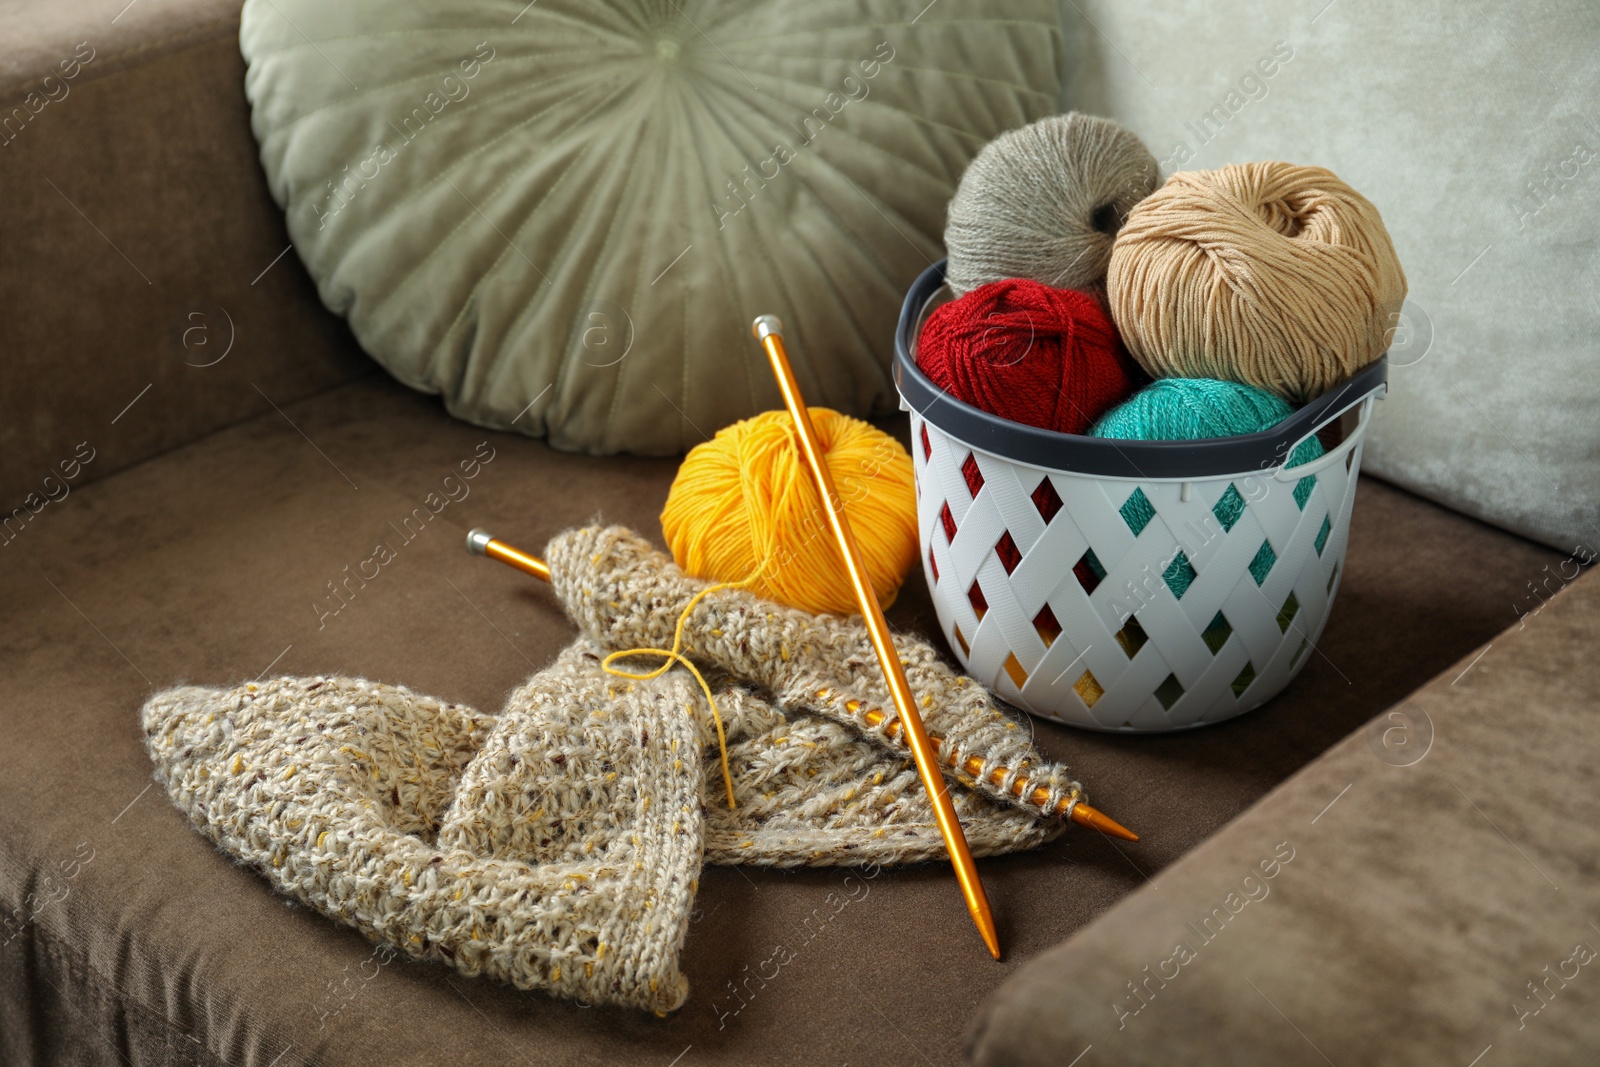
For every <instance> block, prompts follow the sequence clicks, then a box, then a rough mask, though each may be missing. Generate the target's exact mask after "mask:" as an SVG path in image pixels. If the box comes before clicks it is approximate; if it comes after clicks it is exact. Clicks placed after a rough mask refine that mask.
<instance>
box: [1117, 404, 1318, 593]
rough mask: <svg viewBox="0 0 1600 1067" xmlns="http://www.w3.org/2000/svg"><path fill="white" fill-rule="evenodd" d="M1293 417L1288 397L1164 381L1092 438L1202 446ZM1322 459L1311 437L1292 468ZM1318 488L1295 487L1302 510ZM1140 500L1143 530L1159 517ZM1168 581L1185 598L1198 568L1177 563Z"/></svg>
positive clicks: (1310, 482)
mask: <svg viewBox="0 0 1600 1067" xmlns="http://www.w3.org/2000/svg"><path fill="white" fill-rule="evenodd" d="M1293 412H1294V409H1293V408H1291V407H1290V406H1289V404H1288V402H1287V401H1286V400H1284V399H1283V398H1282V397H1280V396H1276V395H1274V394H1272V393H1269V392H1267V391H1266V390H1264V389H1257V388H1256V387H1255V386H1253V385H1245V384H1243V383H1241V382H1225V381H1218V380H1217V379H1214V378H1159V379H1157V380H1156V381H1154V382H1152V383H1151V384H1149V385H1147V386H1145V387H1144V388H1143V389H1141V390H1139V392H1137V393H1135V394H1134V395H1133V398H1132V399H1130V400H1126V401H1124V402H1122V403H1121V404H1118V405H1117V406H1116V407H1114V408H1112V409H1111V410H1110V411H1108V412H1106V413H1105V414H1104V415H1102V416H1101V417H1100V421H1099V422H1096V423H1095V424H1094V426H1093V427H1092V428H1091V429H1090V430H1089V433H1090V435H1091V436H1093V437H1110V438H1116V439H1118V440H1122V441H1198V440H1203V439H1205V438H1208V437H1235V436H1238V435H1239V434H1248V433H1260V432H1261V431H1262V430H1270V429H1271V428H1272V427H1274V426H1276V425H1277V424H1278V423H1280V422H1282V421H1283V420H1284V419H1286V418H1288V417H1289V416H1290V415H1291V414H1293ZM1320 455H1322V442H1321V441H1318V440H1317V439H1316V438H1315V437H1309V438H1307V439H1306V440H1305V441H1304V442H1302V443H1301V445H1300V446H1299V447H1298V448H1296V449H1295V450H1294V453H1293V455H1291V456H1290V457H1289V465H1290V466H1291V467H1295V466H1298V465H1300V464H1302V463H1309V462H1310V461H1311V460H1314V459H1316V458H1317V457H1318V456H1320ZM1316 482H1317V480H1316V478H1315V477H1314V476H1307V477H1305V478H1301V479H1300V481H1299V482H1297V483H1296V484H1295V487H1294V500H1295V503H1296V504H1298V505H1299V506H1300V507H1302V508H1304V507H1305V506H1306V501H1307V500H1309V499H1310V498H1311V492H1312V490H1313V489H1315V488H1316ZM1137 499H1138V500H1139V502H1140V505H1142V507H1140V508H1138V509H1136V510H1141V511H1143V510H1148V511H1149V514H1147V515H1134V516H1128V517H1129V519H1130V524H1132V525H1137V526H1140V527H1142V526H1144V525H1145V524H1146V523H1148V522H1149V521H1150V520H1151V519H1153V518H1154V517H1155V512H1154V510H1153V509H1151V508H1150V506H1149V503H1148V501H1147V500H1146V499H1145V498H1143V497H1138V498H1137ZM1237 499H1238V510H1239V511H1242V510H1243V508H1244V501H1243V499H1242V498H1237ZM1132 503H1133V501H1132V500H1130V501H1129V504H1132ZM1237 517H1238V516H1237V515H1233V516H1231V518H1233V519H1236V518H1237ZM1228 525H1230V526H1231V525H1232V522H1231V521H1230V522H1229V523H1228ZM1163 577H1164V578H1165V579H1166V581H1167V585H1168V586H1169V587H1171V589H1172V592H1173V595H1174V596H1180V597H1181V596H1182V595H1183V594H1184V592H1185V591H1187V590H1188V588H1189V584H1190V583H1191V582H1193V581H1194V578H1195V573H1194V569H1193V567H1192V566H1182V567H1180V566H1178V564H1177V563H1174V564H1173V566H1172V567H1170V568H1168V571H1167V573H1166V574H1165V575H1163Z"/></svg>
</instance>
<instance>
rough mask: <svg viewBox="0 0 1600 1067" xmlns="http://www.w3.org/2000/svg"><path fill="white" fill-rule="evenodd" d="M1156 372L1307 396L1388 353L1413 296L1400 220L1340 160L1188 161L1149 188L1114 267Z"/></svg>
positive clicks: (1130, 338) (1133, 326)
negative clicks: (1384, 212)
mask: <svg viewBox="0 0 1600 1067" xmlns="http://www.w3.org/2000/svg"><path fill="white" fill-rule="evenodd" d="M1106 289H1107V296H1108V298H1109V300H1110V304H1111V314H1112V317H1113V318H1114V319H1115V320H1116V323H1117V327H1118V329H1120V330H1121V332H1122V339H1123V342H1124V343H1125V344H1126V345H1127V346H1128V351H1129V352H1131V353H1132V354H1133V358H1134V359H1136V360H1138V361H1139V365H1140V366H1142V367H1143V368H1144V369H1145V370H1146V371H1148V372H1149V373H1150V375H1151V376H1152V377H1156V378H1163V377H1178V378H1226V379H1230V380H1232V381H1237V382H1244V383H1246V384H1248V385H1254V386H1258V387H1260V388H1262V389H1266V390H1269V391H1270V392H1273V393H1277V394H1278V395H1279V396H1282V397H1285V398H1287V399H1289V400H1292V401H1304V400H1309V399H1311V398H1313V397H1315V396H1317V395H1318V394H1320V393H1323V392H1325V391H1326V390H1328V389H1329V388H1331V387H1332V386H1334V385H1336V384H1338V383H1339V382H1341V381H1343V380H1344V379H1346V378H1348V377H1350V376H1351V375H1352V374H1354V373H1355V372H1356V371H1358V370H1360V369H1361V368H1362V367H1364V366H1366V365H1367V364H1369V363H1371V362H1372V361H1373V360H1375V359H1377V358H1378V357H1379V356H1381V355H1382V354H1383V352H1384V349H1385V348H1386V346H1387V339H1388V333H1389V331H1390V329H1391V327H1393V326H1394V324H1395V323H1396V322H1398V321H1399V319H1398V316H1399V312H1400V305H1401V304H1402V302H1404V300H1405V296H1406V277H1405V273H1404V272H1403V271H1402V270H1401V269H1400V260H1399V258H1398V257H1397V256H1396V255H1395V250H1394V244H1393V242H1391V241H1390V239H1389V231H1388V230H1386V229H1385V228H1384V225H1383V219H1382V218H1381V217H1380V216H1379V215H1378V209H1377V208H1375V207H1373V206H1372V203H1371V202H1370V201H1368V200H1367V199H1366V197H1364V196H1362V195H1361V194H1360V193H1358V192H1356V191H1355V190H1354V189H1352V188H1350V186H1348V185H1346V184H1345V183H1344V182H1342V181H1340V180H1339V178H1337V177H1336V176H1335V175H1334V174H1333V173H1332V172H1331V171H1328V170H1324V169H1323V168H1321V167H1304V166H1297V165H1295V164H1291V163H1245V164H1239V165H1234V166H1227V167H1223V168H1222V169H1221V170H1207V171H1185V172H1180V173H1178V174H1174V175H1172V177H1170V178H1168V179H1167V182H1166V184H1165V185H1163V186H1162V187H1161V188H1160V189H1158V190H1156V191H1155V192H1154V193H1151V194H1150V195H1149V196H1148V197H1146V198H1145V199H1144V200H1142V201H1140V202H1139V203H1138V204H1137V205H1136V206H1135V207H1134V208H1133V210H1132V211H1131V212H1130V213H1129V215H1128V220H1127V222H1126V223H1124V224H1123V227H1122V229H1121V230H1120V231H1119V232H1118V234H1117V239H1116V243H1115V245H1114V246H1113V247H1112V250H1111V264H1110V268H1109V271H1108V273H1107V276H1106Z"/></svg>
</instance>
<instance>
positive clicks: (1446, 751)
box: [971, 565, 1600, 1067]
mask: <svg viewBox="0 0 1600 1067" xmlns="http://www.w3.org/2000/svg"><path fill="white" fill-rule="evenodd" d="M1552 571H1553V572H1565V573H1563V574H1562V575H1561V576H1562V577H1565V576H1566V575H1567V574H1572V573H1576V571H1577V567H1576V566H1575V565H1573V566H1568V567H1566V568H1559V567H1558V568H1552ZM1559 584H1560V583H1559V578H1558V580H1557V581H1556V582H1555V583H1553V584H1552V586H1551V588H1552V589H1554V588H1556V587H1557V586H1558V585H1559ZM1534 606H1535V605H1533V604H1530V605H1528V607H1529V608H1530V609H1531V608H1532V607H1534ZM1597 643H1600V575H1592V574H1590V575H1585V576H1583V577H1582V578H1580V579H1578V580H1577V581H1575V582H1574V583H1573V584H1572V585H1571V586H1570V587H1568V588H1567V589H1566V590H1565V591H1563V592H1561V593H1560V594H1559V595H1558V596H1556V597H1555V598H1554V600H1553V601H1552V602H1551V603H1550V605H1549V606H1548V607H1546V608H1544V609H1543V610H1542V611H1540V612H1539V613H1538V614H1536V615H1532V616H1530V618H1529V619H1528V621H1527V625H1526V626H1519V627H1514V628H1513V629H1511V630H1510V631H1507V632H1506V633H1503V634H1501V635H1500V636H1498V637H1496V638H1495V639H1494V642H1493V643H1492V644H1491V645H1490V646H1489V647H1488V648H1487V649H1486V650H1483V651H1482V652H1481V653H1474V654H1473V655H1472V656H1469V657H1467V658H1466V659H1464V660H1463V661H1461V662H1460V663H1457V664H1453V665H1452V666H1451V667H1450V668H1449V669H1448V670H1446V671H1445V672H1444V673H1442V674H1440V675H1439V676H1438V677H1437V678H1435V679H1434V680H1433V682H1431V683H1430V684H1429V685H1428V686H1427V687H1425V688H1424V689H1422V690H1421V691H1420V692H1418V693H1416V694H1415V695H1414V696H1412V697H1411V698H1410V699H1408V700H1406V701H1405V702H1404V704H1402V705H1401V706H1400V708H1398V709H1396V711H1395V712H1393V713H1391V714H1387V715H1383V716H1380V717H1378V718H1377V719H1375V720H1374V721H1373V723H1372V724H1371V725H1370V726H1369V727H1368V728H1367V729H1364V730H1361V731H1357V732H1356V733H1353V734H1351V735H1350V736H1349V737H1347V738H1345V739H1344V740H1343V741H1341V742H1340V743H1339V744H1338V745H1337V746H1336V747H1335V748H1334V749H1333V750H1332V751H1330V752H1329V753H1327V754H1326V755H1324V756H1323V757H1322V758H1321V759H1319V760H1317V761H1316V762H1315V763H1313V764H1312V765H1311V766H1309V767H1307V768H1306V769H1305V770H1303V771H1301V772H1300V773H1299V774H1297V775H1295V776H1294V777H1293V778H1291V779H1290V780H1289V781H1287V782H1285V783H1284V784H1283V785H1281V786H1280V787H1278V788H1277V789H1276V790H1274V791H1273V792H1272V793H1271V794H1270V795H1269V796H1268V797H1267V798H1266V799H1264V800H1263V801H1262V802H1261V803H1260V804H1258V805H1256V807H1254V808H1253V809H1251V810H1250V811H1249V812H1247V813H1245V814H1244V815H1242V816H1240V817H1239V818H1238V819H1236V820H1234V822H1232V823H1231V824H1229V826H1228V827H1227V828H1226V829H1225V830H1223V831H1222V832H1221V833H1219V834H1218V835H1217V836H1216V837H1214V838H1213V839H1212V840H1210V841H1208V842H1206V844H1204V845H1203V846H1201V847H1200V848H1198V849H1196V850H1195V851H1194V852H1192V853H1190V854H1189V855H1188V856H1186V857H1184V858H1183V860H1182V861H1180V862H1179V863H1177V864H1175V865H1174V866H1173V867H1172V868H1171V869H1170V870H1167V871H1165V872H1163V873H1162V875H1161V877H1160V879H1159V880H1158V882H1157V883H1155V884H1153V885H1151V886H1149V887H1146V888H1144V889H1141V890H1139V891H1138V892H1137V893H1135V894H1133V895H1132V896H1131V897H1129V898H1128V899H1127V900H1126V901H1124V902H1123V903H1122V904H1120V905H1118V906H1117V907H1116V908H1114V909H1113V910H1112V911H1111V912H1110V913H1109V914H1108V915H1106V916H1105V917H1104V918H1102V919H1100V920H1099V921H1098V922H1096V923H1094V924H1093V925H1092V926H1090V927H1089V928H1087V929H1085V930H1083V931H1082V932H1080V933H1079V934H1078V935H1077V936H1075V937H1074V938H1072V939H1071V940H1070V941H1068V942H1067V943H1066V944H1064V945H1061V946H1059V947H1057V948H1055V949H1052V950H1051V951H1050V952H1048V953H1046V954H1045V955H1044V956H1042V957H1040V958H1039V959H1037V960H1034V961H1033V962H1032V963H1030V964H1028V965H1027V966H1026V967H1024V968H1023V969H1022V970H1021V972H1020V973H1018V974H1017V975H1016V976H1015V977H1014V978H1012V979H1011V980H1010V981H1008V982H1007V983H1006V984H1005V985H1004V986H1003V987H1001V989H1000V991H999V992H998V993H996V994H995V996H994V997H993V998H991V1000H990V1001H989V1003H988V1004H987V1005H986V1006H985V1009H984V1011H983V1012H982V1013H981V1014H980V1015H979V1016H978V1018H977V1019H976V1020H975V1022H974V1025H973V1029H972V1034H971V1042H972V1053H973V1059H974V1061H975V1062H976V1063H978V1064H982V1065H996V1067H998V1065H1000V1064H1007V1065H1010V1064H1039V1065H1040V1067H1043V1065H1045V1064H1051V1065H1059V1064H1062V1063H1065V1062H1066V1061H1067V1060H1070V1059H1071V1058H1072V1057H1073V1056H1075V1055H1077V1054H1078V1053H1079V1052H1080V1050H1082V1049H1084V1048H1085V1046H1092V1047H1093V1049H1094V1052H1093V1062H1094V1063H1097V1064H1112V1063H1115V1064H1130V1065H1131V1064H1172V1063H1228V1064H1234V1063H1240V1064H1242V1063H1252V1064H1253V1063H1321V1062H1323V1061H1324V1060H1326V1061H1327V1062H1330V1063H1340V1064H1344V1063H1360V1064H1367V1065H1370V1067H1381V1065H1388V1064H1395V1065H1401V1064H1416V1063H1455V1064H1463V1065H1465V1064H1468V1063H1479V1062H1480V1061H1481V1062H1483V1063H1541V1064H1544V1063H1549V1064H1555V1063H1580V1062H1581V1063H1593V1062H1594V1057H1595V1055H1596V1050H1600V925H1597V920H1600V877H1597V872H1596V869H1595V860H1596V857H1597V856H1600V800H1597V796H1600V717H1597V716H1596V715H1595V697H1596V693H1597V692H1600V665H1597V663H1596V661H1595V648H1596V645H1597ZM1386 735H1387V736H1386ZM1285 857H1287V862H1283V861H1284V859H1285ZM1263 863H1265V866H1263ZM1267 875H1271V877H1267ZM1230 894H1231V896H1230ZM1179 946H1183V949H1182V950H1180V948H1179ZM1130 983H1131V985H1130ZM1491 1050H1492V1051H1491ZM1491 1057H1492V1058H1491ZM1085 1062H1088V1061H1087V1060H1086V1061H1085Z"/></svg>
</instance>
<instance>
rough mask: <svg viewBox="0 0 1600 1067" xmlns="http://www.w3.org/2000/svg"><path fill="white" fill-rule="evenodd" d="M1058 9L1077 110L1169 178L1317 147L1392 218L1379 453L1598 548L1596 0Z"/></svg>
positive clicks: (1300, 157) (1447, 491)
mask: <svg viewBox="0 0 1600 1067" xmlns="http://www.w3.org/2000/svg"><path fill="white" fill-rule="evenodd" d="M1062 12H1063V25H1064V29H1065V32H1066V34H1067V40H1068V60H1067V67H1066V69H1067V71H1068V79H1069V81H1068V84H1067V85H1066V87H1065V89H1064V94H1063V101H1064V104H1065V105H1066V106H1068V107H1075V108H1079V109H1081V110H1086V111H1092V112H1101V113H1105V114H1108V115H1111V116H1113V117H1115V118H1118V119H1121V120H1122V121H1124V122H1126V123H1128V124H1129V125H1130V126H1132V127H1133V129H1134V130H1135V131H1136V132H1137V133H1139V134H1140V135H1141V136H1142V137H1143V138H1144V139H1145V141H1146V143H1147V144H1149V146H1150V148H1151V150H1152V151H1153V152H1154V153H1155V156H1156V158H1157V159H1158V160H1160V161H1161V162H1162V169H1163V172H1165V173H1170V172H1171V171H1173V170H1182V169H1195V168H1209V167H1216V166H1219V165H1221V164H1223V163H1227V162H1235V161H1246V160H1260V159H1285V160H1291V161H1294V162H1297V163H1314V164H1319V165H1322V166H1327V167H1330V168H1332V169H1333V170H1334V171H1336V172H1337V173H1338V174H1339V175H1340V176H1341V177H1343V178H1344V179H1346V180H1347V181H1349V182H1350V183H1351V184H1352V185H1354V186H1355V187H1356V188H1357V189H1359V190H1361V191H1362V192H1363V193H1365V194H1366V195H1367V196H1368V197H1369V198H1370V199H1371V200H1372V201H1373V202H1374V203H1375V204H1377V206H1378V209H1379V210H1380V211H1381V212H1382V213H1383V218H1384V221H1385V222H1386V223H1387V224H1388V227H1389V230H1390V232H1391V233H1392V234H1393V236H1394V241H1395V246H1396V248H1397V249H1398V250H1399V253H1400V258H1401V261H1402V263H1403V264H1404V266H1405V271H1406V277H1407V279H1408V280H1409V282H1410V298H1409V299H1408V300H1407V303H1406V318H1407V320H1408V321H1407V322H1405V323H1403V324H1401V325H1402V327H1403V328H1402V331H1401V332H1400V334H1399V335H1398V336H1397V338H1396V341H1395V349H1394V351H1393V353H1392V355H1391V367H1392V370H1391V377H1390V388H1391V391H1390V395H1389V398H1388V399H1387V400H1386V401H1385V402H1384V403H1382V404H1381V405H1379V408H1378V414H1377V421H1376V424H1375V425H1374V428H1373V433H1372V434H1371V436H1370V437H1369V438H1368V445H1367V454H1366V457H1365V460H1364V462H1365V465H1366V470H1368V471H1370V472H1372V473H1375V474H1378V475H1379V476H1381V477H1384V478H1388V479H1390V480H1392V481H1394V482H1396V483H1398V484H1400V485H1402V486H1405V487H1406V488H1409V489H1412V490H1414V491H1416V492H1418V493H1422V494H1423V495H1425V496H1428V497H1431V498H1432V499H1434V500H1438V501H1440V502H1441V503H1445V504H1448V505H1449V506H1451V507H1455V508H1459V509H1460V510H1462V511H1465V512H1467V513H1468V514H1470V515H1474V516H1477V517H1479V518H1482V519H1485V520H1487V521H1490V522H1493V523H1497V524H1499V525H1501V526H1504V527H1506V528H1508V529H1511V530H1514V531H1516V532H1518V533H1522V534H1525V535H1527V536H1529V537H1532V538H1535V539H1537V540H1540V541H1543V542H1545V543H1547V544H1549V545H1552V546H1554V547H1556V548H1558V549H1561V550H1563V551H1566V552H1571V551H1573V549H1574V546H1575V545H1577V544H1579V543H1580V542H1581V543H1583V544H1584V545H1587V546H1600V517H1597V513H1600V476H1597V463H1600V417H1597V415H1596V412H1597V411H1600V369H1597V368H1596V358H1595V357H1596V347H1597V346H1596V332H1597V329H1600V315H1597V310H1600V308H1597V300H1596V287H1597V284H1600V112H1597V111H1595V108H1594V104H1595V101H1596V100H1597V99H1600V63H1597V62H1596V56H1597V55H1600V7H1597V6H1596V5H1595V4H1593V3H1587V2H1584V0H1562V2H1534V3H1524V4H1510V3H1493V2H1488V0H1472V2H1468V3H1460V4H1446V3H1424V4H1416V3H1405V2H1402V0H1381V2H1376V3H1355V2H1353V0H1335V2H1332V3H1330V2H1329V0H1304V2H1299V3H1294V4H1264V3H1249V4H1247V3H1239V2H1228V3H1224V4H1222V5H1220V6H1219V5H1218V4H1216V3H1210V2H1203V0H1170V2H1164V3H1161V4H1121V3H1113V2H1110V0H1066V2H1064V3H1063V5H1062ZM1530 183H1533V187H1530ZM1508 621H1509V612H1508Z"/></svg>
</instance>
